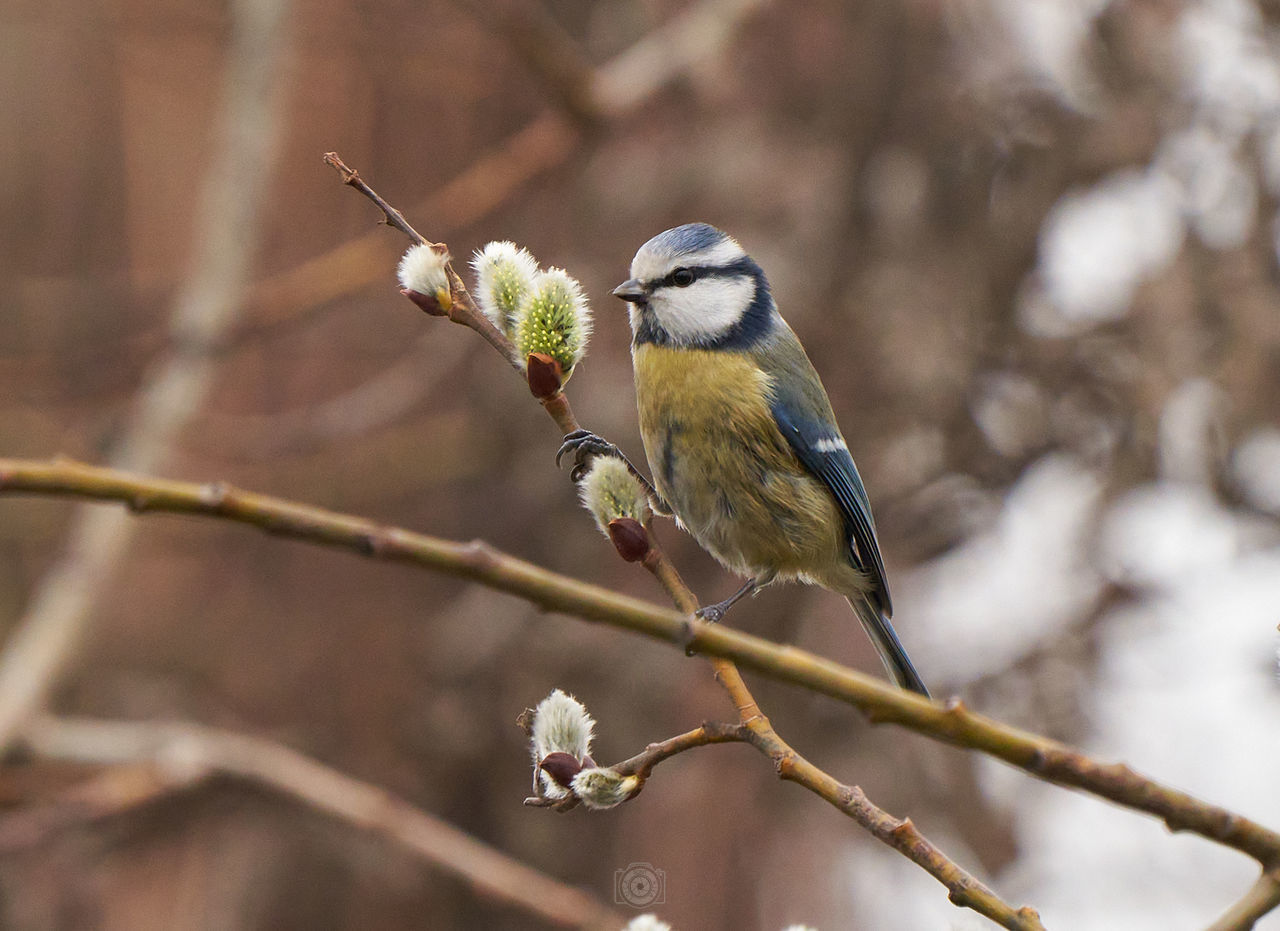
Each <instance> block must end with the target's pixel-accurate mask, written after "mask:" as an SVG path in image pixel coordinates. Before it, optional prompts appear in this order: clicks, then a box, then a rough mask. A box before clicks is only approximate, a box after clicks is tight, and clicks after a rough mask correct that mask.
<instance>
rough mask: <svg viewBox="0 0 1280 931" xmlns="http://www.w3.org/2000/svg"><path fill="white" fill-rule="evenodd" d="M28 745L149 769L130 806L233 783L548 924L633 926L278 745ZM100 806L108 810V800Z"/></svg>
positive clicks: (57, 737) (66, 737)
mask: <svg viewBox="0 0 1280 931" xmlns="http://www.w3.org/2000/svg"><path fill="white" fill-rule="evenodd" d="M23 743H24V745H25V748H26V749H28V750H29V751H30V752H32V753H34V754H36V755H37V756H39V757H42V758H45V759H50V760H61V761H67V762H73V763H79V764H85V765H96V766H107V767H124V766H133V765H136V764H147V765H148V775H149V776H150V777H151V785H149V786H148V787H147V789H146V791H145V792H141V793H140V792H139V791H138V781H137V780H138V773H137V771H136V770H130V771H129V777H128V778H127V779H126V780H125V781H124V782H123V784H124V786H125V787H126V792H125V793H124V798H123V800H122V801H123V803H124V804H125V805H130V806H131V805H134V804H137V803H138V802H139V801H140V800H142V801H147V802H151V801H154V800H155V798H156V797H158V796H160V795H163V794H167V793H172V792H179V791H185V790H187V789H189V788H191V787H192V786H193V785H195V784H196V783H198V782H202V781H204V780H207V779H208V778H210V777H212V776H219V775H221V776H230V777H233V778H235V779H242V780H246V781H249V782H251V783H254V784H256V785H259V786H262V787H264V788H267V789H270V790H271V791H273V792H276V793H279V794H280V795H282V796H284V797H285V798H288V799H290V800H293V801H296V802H299V803H301V804H303V805H307V806H309V807H311V808H313V809H315V810H316V811H319V812H321V813H323V814H326V815H329V816H331V817H333V818H336V819H338V820H339V821H341V822H344V823H345V824H348V825H350V826H352V827H354V828H356V829H358V830H361V831H367V832H369V833H370V834H373V835H375V836H376V837H378V838H379V839H380V840H382V841H384V842H386V843H390V844H396V845H398V846H400V847H402V848H404V849H405V850H408V851H410V852H411V853H412V854H413V855H414V856H416V857H420V858H422V859H423V860H425V861H426V862H428V863H430V864H431V866H432V867H433V868H434V869H438V870H442V871H444V872H446V873H449V874H452V875H454V876H456V877H457V878H459V879H461V880H463V881H464V882H465V883H466V884H467V886H469V887H470V888H472V889H474V890H475V891H476V892H477V893H479V894H481V895H484V896H488V897H492V898H494V899H496V900H498V901H500V902H502V903H504V904H507V905H514V906H516V907H517V908H519V909H520V910H521V911H522V912H525V913H527V914H528V915H530V916H532V917H536V918H537V919H539V920H541V921H542V922H545V923H546V924H549V925H556V926H564V927H574V928H590V929H602V928H612V929H617V928H619V927H621V926H622V924H623V923H625V921H626V919H625V918H624V917H622V915H621V914H620V913H617V912H614V911H613V910H612V909H610V908H608V907H606V906H605V905H604V903H602V902H600V901H598V900H597V899H595V898H594V897H592V896H590V895H588V894H587V893H585V892H583V891H581V890H579V889H575V888H573V887H571V886H567V885H565V884H564V883H561V882H558V881H556V880H554V879H552V878H550V877H548V876H546V875H544V874H542V873H540V872H539V871H537V870H534V869H531V868H530V867H528V866H526V865H525V864H523V863H520V862H518V861H516V860H513V859H512V858H511V857H508V856H506V855H505V854H503V853H501V852H500V851H497V850H495V849H493V848H492V847H489V846H488V845H486V844H482V843H480V842H479V841H477V840H476V839H475V838H474V837H472V836H471V835H469V834H467V833H466V832H463V831H460V830H458V829H457V828H456V827H453V826H452V825H450V824H447V823H445V822H444V821H441V820H440V819H438V818H435V817H433V816H431V815H429V814H427V813H426V812H424V811H421V810H420V809H417V808H415V807H413V806H412V805H410V804H408V803H407V802H405V801H404V800H403V799H399V798H397V797H396V796H395V795H393V794H391V793H389V792H387V791H385V790H383V789H380V788H378V787H376V786H373V785H370V784H368V783H364V782H361V781H360V780H357V779H352V778H351V777H350V776H347V775H344V774H343V773H339V772H337V771H336V770H333V769H331V768H329V767H327V766H324V765H322V764H320V763H318V762H316V761H315V760H312V759H309V758H308V757H306V756H304V755H302V754H300V753H298V752H297V751H295V750H292V749H290V748H288V747H285V746H282V745H280V744H277V743H274V742H272V741H269V740H263V739H261V738H258V737H251V736H248V735H245V734H239V733H232V732H228V731H220V730H217V729H215V728H209V727H201V726H199V725H196V724H189V723H154V722H140V723H135V722H125V721H98V720H90V719H87V718H58V717H52V716H48V715H44V716H41V717H39V718H37V719H36V720H35V721H34V722H33V723H32V725H31V726H30V727H28V728H27V729H26V731H25V732H24V735H23ZM107 772H110V770H107ZM95 804H97V805H99V806H100V805H101V804H102V799H101V794H100V793H99V798H98V799H97V800H96V803H95ZM110 807H119V806H118V804H117V805H115V806H110ZM0 831H3V821H0Z"/></svg>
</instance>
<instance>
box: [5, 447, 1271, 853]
mask: <svg viewBox="0 0 1280 931" xmlns="http://www.w3.org/2000/svg"><path fill="white" fill-rule="evenodd" d="M24 492H30V493H39V494H52V495H62V496H66V495H70V496H77V497H85V498H94V499H99V500H106V501H119V502H121V503H124V504H126V505H127V506H128V507H130V508H131V509H133V510H134V511H137V512H148V511H162V512H172V513H183V514H196V515H204V516H209V517H216V518H220V519H225V520H231V521H236V522H239V523H243V524H248V525H251V526H255V527H258V528H260V529H262V530H265V531H267V532H269V533H272V534H275V535H278V536H284V537H290V538H293V539H298V540H305V541H309V542H312V543H318V544H322V545H326V546H333V547H338V548H342V549H347V550H351V551H353V552H355V553H359V554H361V555H364V556H368V557H371V558H376V559H384V560H389V561H393V562H400V563H407V564H412V565H418V566H421V567H424V568H429V569H431V570H433V571H437V572H441V573H444V574H447V575H452V576H457V577H460V578H465V579H469V580H472V581H475V582H478V583H480V584H483V585H485V586H487V587H489V588H493V589H496V590H498V591H504V592H507V593H509V594H512V595H515V596H517V597H519V598H522V599H524V600H525V601H528V602H529V603H530V604H533V605H536V606H537V607H539V608H541V609H543V610H547V611H556V612H559V613H563V614H569V615H572V616H574V617H578V618H581V619H582V620H585V621H591V622H595V623H603V624H607V625H609V626H611V627H615V628H618V629H620V630H627V631H631V632H633V633H638V634H642V635H644V636H646V637H650V638H652V639H655V640H661V641H664V642H666V643H670V644H673V645H675V646H676V647H678V648H679V649H682V650H685V649H689V650H693V651H695V652H697V653H701V654H703V655H706V656H716V657H721V658H724V659H730V660H733V661H734V662H735V663H737V664H738V665H739V666H742V667H745V668H749V669H753V670H755V671H757V672H759V673H761V674H763V675H766V676H769V677H770V678H773V679H777V680H779V681H782V682H788V683H791V684H793V685H798V686H800V687H802V688H806V689H808V690H810V691H813V692H818V693H821V694H823V695H827V696H829V697H831V698H834V699H836V700H838V701H841V702H844V703H845V704H848V705H851V706H853V707H855V708H857V709H859V710H860V711H862V712H863V713H865V714H866V715H867V717H868V719H869V720H871V721H872V722H873V723H877V724H884V723H892V724H897V725H899V726H902V727H905V728H907V729H909V730H913V731H916V732H917V733H920V734H924V735H925V736H927V737H931V738H933V739H935V740H939V741H942V742H944V743H949V744H953V745H956V746H960V747H967V748H969V749H972V750H977V751H979V752H982V753H985V754H987V755H988V756H992V757H995V758H996V759H999V760H1003V761H1004V762H1006V763H1008V764H1010V765H1012V766H1015V767H1017V768H1019V769H1022V770H1024V771H1026V772H1027V773H1030V774H1031V775H1033V776H1035V777H1037V778H1039V779H1042V780H1044V781H1046V782H1051V783H1054V784H1057V785H1062V786H1068V787H1070V788H1074V789H1080V790H1081V791H1084V792H1087V793H1089V794H1091V795H1095V796H1097V797H1099V798H1103V799H1106V800H1107V801H1110V802H1114V803H1115V804H1117V805H1121V806H1123V807H1125V808H1130V809H1133V810H1135V811H1140V812H1144V813H1146V814H1149V815H1153V816H1155V817H1158V818H1160V819H1161V820H1162V821H1164V822H1165V824H1166V825H1167V826H1168V827H1169V829H1170V830H1173V831H1186V832H1188V833H1192V834H1197V835H1199V836H1201V837H1204V838H1206V839H1207V840H1210V841H1213V842H1214V843H1217V844H1221V845H1222V846H1225V847H1229V848H1231V849H1234V850H1238V851H1240V852H1241V853H1244V854H1246V855H1248V856H1250V857H1252V858H1253V859H1255V860H1257V861H1258V862H1259V863H1260V864H1261V865H1262V866H1263V867H1265V868H1266V869H1268V870H1274V869H1276V867H1277V866H1280V834H1277V833H1276V832H1275V831H1273V830H1271V829H1269V828H1266V827H1264V826H1263V825H1261V824H1259V823H1257V822H1256V821H1252V820H1250V819H1249V818H1246V817H1244V816H1242V815H1238V814H1236V813H1234V812H1232V811H1229V810H1227V809H1225V808H1221V807H1219V806H1217V805H1211V804H1209V803H1207V802H1204V801H1201V800H1200V799H1197V798H1195V797H1193V796H1191V795H1189V794H1187V793H1186V792H1182V791H1180V790H1178V789H1174V788H1172V787H1170V786H1166V785H1163V784H1161V783H1159V782H1157V781H1155V780H1153V779H1150V778H1148V777H1146V776H1143V775H1141V774H1139V773H1137V772H1135V771H1134V770H1132V769H1130V768H1129V767H1128V766H1125V765H1123V764H1105V763H1100V762H1098V761H1095V760H1093V759H1091V758H1089V757H1087V756H1085V755H1084V754H1082V753H1080V752H1078V751H1076V750H1073V749H1071V748H1070V747H1067V746H1065V745H1063V744H1061V743H1058V742H1056V741H1053V740H1049V739H1047V738H1044V737H1040V736H1038V735H1036V734H1032V733H1030V732H1027V731H1024V730H1020V729H1018V728H1014V727H1010V726H1008V725H1006V724H1001V723H999V722H998V721H994V720H992V719H991V718H988V717H985V716H983V715H980V714H976V713H974V712H972V711H970V710H969V709H968V708H966V707H965V706H964V705H963V704H962V703H960V702H950V703H948V704H946V705H939V704H935V703H934V702H930V701H928V700H926V699H924V698H922V697H920V696H918V695H915V694H914V693H911V692H907V691H904V690H902V689H899V688H896V687H894V686H892V685H890V684H888V683H887V682H881V681H880V680H878V679H875V678H873V677H871V676H868V675H865V674H863V673H860V672H857V671H856V670H852V669H848V668H846V667H844V666H841V665H839V664H838V663H835V662H833V661H831V660H829V659H826V658H824V657H821V656H817V655H815V654H813V653H809V652H807V651H805V650H801V649H799V648H797V647H793V646H784V645H780V644H777V643H772V642H770V641H768V640H765V639H764V638H761V637H756V636H753V635H751V634H747V633H743V632H741V631H737V630H733V629H732V628H728V627H724V626H721V625H718V624H708V623H706V622H705V621H702V620H699V619H698V618H696V617H690V616H689V615H686V614H681V613H679V612H678V611H674V610H672V609H670V608H662V607H659V606H657V605H654V604H651V603H648V602H645V601H641V600H640V599H637V598H632V597H630V596H627V595H623V594H620V593H618V592H613V591H610V590H609V589H606V588H602V587H600V586H597V585H592V584H590V583H587V582H582V581H580V580H577V579H573V578H569V577H567V576H563V575H559V574H557V573H554V572H551V571H549V570H547V569H543V568H541V567H539V566H536V565H534V564H532V563H529V562H526V561H524V560H521V559H517V558H515V557H513V556H509V555H506V554H504V553H501V552H499V551H497V550H495V549H493V548H492V547H490V546H488V545H487V544H485V543H482V542H479V541H473V542H470V543H460V542H454V541H450V540H441V539H439V538H437V537H431V536H427V535H425V534H420V533H414V532H412V531H409V530H405V529H402V528H397V527H389V526H386V525H383V524H379V523H377V522H375V521H371V520H368V519H366V518H362V517H355V516H352V515H347V514H340V513H336V512H333V511H328V510H325V509H323V508H317V507H314V506H311V505H305V504H299V503H296V502H292V501H286V500H283V499H280V498H275V497H271V496H267V495H259V494H254V493H252V492H247V491H240V490H237V489H235V488H232V487H231V486H229V485H224V484H217V483H215V484H203V485H202V484H198V483H194V482H180V481H173V480H168V479H155V478H147V477H142V476H137V475H130V474H128V473H124V472H119V471H116V470H113V469H104V468H99V467H95V466H88V465H83V464H80V463H75V462H70V461H66V460H55V461H31V460H21V459H0V495H3V494H16V493H24Z"/></svg>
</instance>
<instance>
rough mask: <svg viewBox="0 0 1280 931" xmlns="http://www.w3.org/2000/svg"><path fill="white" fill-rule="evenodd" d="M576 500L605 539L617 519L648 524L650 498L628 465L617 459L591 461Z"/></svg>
mask: <svg viewBox="0 0 1280 931" xmlns="http://www.w3.org/2000/svg"><path fill="white" fill-rule="evenodd" d="M578 496H579V497H580V498H581V499H582V506H583V507H585V508H586V509H587V510H588V511H590V512H591V516H592V517H594V518H595V519H596V526H597V527H599V528H600V532H601V533H603V534H604V535H605V536H606V537H608V536H609V523H610V522H611V521H615V520H617V519H619V518H630V519H631V520H634V521H636V522H637V523H639V524H646V523H648V521H649V517H650V511H649V496H648V495H647V494H646V493H645V490H644V488H642V487H641V485H640V483H639V482H638V481H636V477H635V476H634V475H632V474H631V470H629V469H628V468H627V464H626V463H625V462H623V461H622V460H621V459H619V458H618V457H616V456H596V457H595V458H594V459H592V460H591V467H590V469H589V470H588V471H587V474H586V476H585V477H584V478H583V479H582V481H581V483H579V485H578ZM610 539H612V538H610Z"/></svg>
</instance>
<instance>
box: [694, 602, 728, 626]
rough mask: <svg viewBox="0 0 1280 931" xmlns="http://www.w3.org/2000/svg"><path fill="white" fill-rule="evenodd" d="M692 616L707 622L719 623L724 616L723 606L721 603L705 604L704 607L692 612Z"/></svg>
mask: <svg viewBox="0 0 1280 931" xmlns="http://www.w3.org/2000/svg"><path fill="white" fill-rule="evenodd" d="M693 616H694V617H696V618H699V619H701V620H704V621H706V622H707V623H708V624H719V623H720V621H721V620H723V619H724V616H725V608H724V606H723V605H721V604H713V605H707V606H706V607H705V608H699V609H698V610H697V611H694V612H693Z"/></svg>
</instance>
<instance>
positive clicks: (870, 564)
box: [771, 396, 893, 617]
mask: <svg viewBox="0 0 1280 931" xmlns="http://www.w3.org/2000/svg"><path fill="white" fill-rule="evenodd" d="M823 406H824V407H825V406H826V405H823ZM812 408H813V405H812V404H811V403H810V404H806V403H805V401H804V398H803V397H802V396H799V397H797V396H792V397H786V396H779V397H777V398H775V399H774V401H773V404H772V407H771V409H772V411H773V419H774V422H775V423H777V425H778V429H779V430H780V431H781V432H782V435H783V436H784V437H786V440H787V443H788V444H790V446H791V449H792V451H793V452H795V454H796V458H797V459H799V460H800V462H801V464H802V465H803V466H804V467H805V468H806V469H808V470H809V472H810V473H812V475H813V476H814V478H816V479H817V480H818V481H820V482H822V484H823V485H825V486H826V487H827V489H828V490H829V491H830V492H831V494H832V497H834V498H835V499H836V504H837V505H839V507H840V513H841V514H842V515H843V516H844V521H845V526H846V527H847V528H848V530H849V534H850V536H851V538H852V543H853V547H852V552H851V553H850V556H851V558H852V559H853V562H854V564H855V565H856V566H858V568H860V569H863V570H865V571H866V572H868V573H870V575H871V579H872V581H873V582H874V583H875V588H874V593H873V597H874V598H875V599H876V600H877V601H879V605H878V606H879V608H880V609H881V610H882V611H883V612H884V614H885V616H886V617H892V616H893V603H892V602H891V600H890V598H889V583H888V582H887V581H886V579H885V572H884V560H883V559H882V558H881V556H880V544H879V542H878V541H877V540H876V525H875V522H874V521H873V520H872V518H871V502H870V501H869V500H868V499H867V489H866V488H865V487H864V486H863V484H862V477H861V476H860V475H858V467H857V466H855V465H854V464H853V457H852V456H851V455H849V450H848V449H847V448H846V447H845V445H844V440H843V439H842V438H841V436H840V431H839V429H838V428H837V427H836V425H835V422H834V421H833V420H830V419H828V418H826V417H823V416H821V415H819V413H818V412H817V411H814V410H813V409H812Z"/></svg>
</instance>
